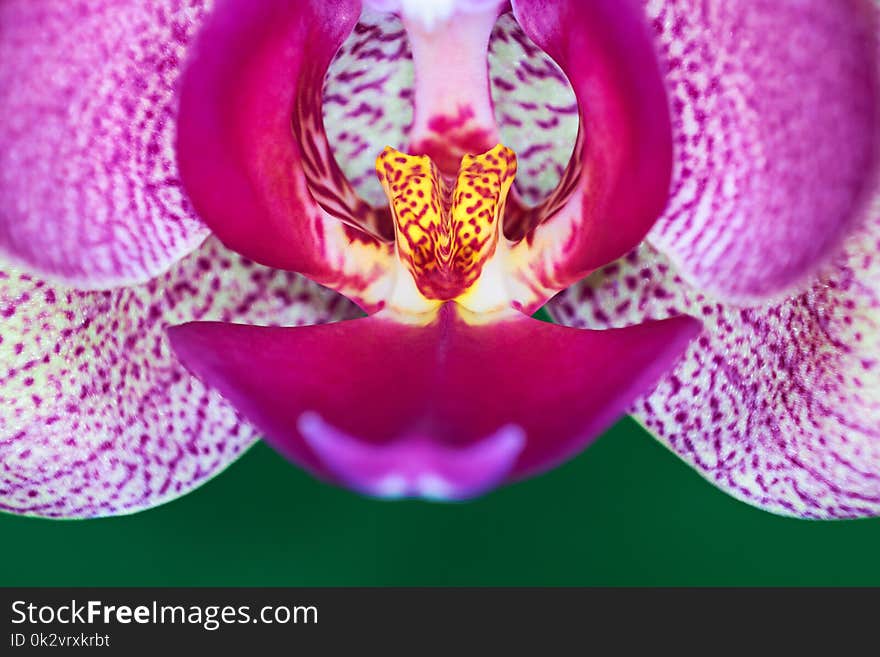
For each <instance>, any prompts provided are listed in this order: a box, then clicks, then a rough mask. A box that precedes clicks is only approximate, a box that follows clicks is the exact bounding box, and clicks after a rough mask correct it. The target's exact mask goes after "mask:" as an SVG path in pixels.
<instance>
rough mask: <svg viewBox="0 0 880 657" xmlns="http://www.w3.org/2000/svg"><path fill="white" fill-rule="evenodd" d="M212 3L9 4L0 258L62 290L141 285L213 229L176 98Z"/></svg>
mask: <svg viewBox="0 0 880 657" xmlns="http://www.w3.org/2000/svg"><path fill="white" fill-rule="evenodd" d="M212 4H213V3H212V2H211V1H210V0H186V1H185V2H184V1H182V0H156V1H153V2H141V1H140V0H88V1H87V2H62V1H58V2H38V1H34V0H5V1H4V2H2V3H0V62H2V65H0V107H2V109H3V120H2V121H0V250H2V251H3V252H5V254H6V256H7V257H8V258H9V259H11V260H13V261H14V262H17V263H19V264H22V265H23V266H26V267H28V268H30V269H31V270H36V271H40V272H42V273H43V274H44V275H46V276H49V277H51V278H53V279H56V280H63V281H65V282H66V284H71V285H76V286H77V287H80V288H87V289H101V288H104V287H110V286H113V285H119V284H130V283H140V282H144V281H147V280H149V279H150V278H152V277H153V276H155V275H157V274H159V273H161V272H164V271H166V270H167V269H168V268H169V267H170V266H171V265H172V264H173V263H174V262H176V261H177V260H178V259H180V258H181V257H182V256H184V255H186V254H188V253H189V252H191V251H192V250H193V249H194V248H196V247H197V246H198V245H199V244H200V243H201V242H202V241H203V240H204V238H205V236H206V235H207V229H206V228H205V227H204V226H203V225H202V223H201V222H200V221H199V220H198V218H197V217H196V216H195V215H194V214H193V212H192V210H191V208H190V207H189V204H188V203H187V201H186V199H185V198H184V195H183V192H182V190H181V186H180V180H179V176H178V173H177V167H176V165H175V160H174V151H173V140H174V116H175V112H176V100H175V85H176V82H177V79H178V75H179V73H180V70H181V66H182V64H183V62H184V60H185V56H186V49H187V44H188V43H189V42H190V39H191V38H192V36H193V35H194V33H195V32H196V30H197V28H198V26H199V24H200V22H201V20H202V18H203V16H204V14H205V12H206V11H207V10H208V9H209V8H210V6H211V5H212Z"/></svg>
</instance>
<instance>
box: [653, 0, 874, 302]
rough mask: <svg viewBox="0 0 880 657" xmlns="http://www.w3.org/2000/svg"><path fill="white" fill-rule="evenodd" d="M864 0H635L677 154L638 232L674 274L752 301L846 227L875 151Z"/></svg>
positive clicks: (868, 9) (784, 284)
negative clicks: (661, 201) (652, 46)
mask: <svg viewBox="0 0 880 657" xmlns="http://www.w3.org/2000/svg"><path fill="white" fill-rule="evenodd" d="M874 9H875V7H874V5H873V3H872V2H865V1H863V0H841V1H834V2H829V1H828V0H805V1H803V2H793V1H788V0H754V1H752V2H749V3H748V10H744V8H743V7H742V6H741V4H740V3H737V2H706V1H705V0H674V1H673V0H647V2H646V10H647V14H648V17H649V19H650V20H652V21H653V26H654V28H655V31H656V34H657V47H658V51H659V53H660V55H661V60H662V61H663V62H664V65H665V67H666V71H667V72H666V82H667V87H668V89H669V94H670V102H671V107H672V118H673V126H672V128H673V134H674V139H675V148H676V163H675V171H674V173H673V183H672V190H671V196H670V201H669V205H668V208H667V211H666V213H665V214H664V216H663V217H662V218H661V219H660V221H659V222H658V223H657V224H656V226H655V227H654V229H653V231H652V232H651V234H650V236H649V240H650V241H651V243H652V244H653V245H654V246H656V247H657V248H659V249H660V250H661V251H663V252H664V253H666V254H667V255H668V256H669V257H670V258H671V260H672V262H673V263H675V265H676V266H677V267H678V269H679V271H680V272H681V274H682V276H683V277H685V278H686V279H687V280H689V281H690V282H692V283H694V284H695V285H696V286H698V287H700V288H702V289H707V290H712V291H713V293H714V294H716V295H717V296H719V297H721V298H725V299H728V300H733V301H738V302H756V301H759V300H760V299H761V298H764V297H766V296H767V295H771V294H777V293H780V292H785V291H788V290H791V289H794V287H793V286H797V285H802V284H803V283H804V281H805V280H807V279H808V276H809V275H811V274H812V273H814V272H815V270H816V267H817V266H819V265H821V264H823V263H824V262H825V260H826V257H827V255H828V254H830V253H832V252H833V250H834V249H835V248H837V247H838V246H839V244H840V241H841V239H842V238H843V236H844V235H845V234H846V233H847V231H848V230H849V229H850V228H852V226H853V222H854V221H855V216H856V214H857V213H856V212H854V209H856V208H857V207H858V205H859V202H860V201H861V200H865V199H864V193H865V191H866V186H867V184H868V183H869V182H871V177H872V173H873V168H874V164H875V157H876V152H877V147H878V145H877V135H878V129H877V122H876V117H877V106H878V98H877V79H878V76H877V57H876V34H875V32H876V16H875V15H874V14H875V11H874Z"/></svg>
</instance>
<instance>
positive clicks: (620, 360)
mask: <svg viewBox="0 0 880 657" xmlns="http://www.w3.org/2000/svg"><path fill="white" fill-rule="evenodd" d="M453 308H454V304H452V303H450V304H446V305H444V306H443V307H442V309H440V311H439V314H438V315H437V316H436V317H435V318H434V319H433V320H431V322H430V323H429V324H427V325H424V326H418V325H412V324H401V323H398V322H396V321H394V320H393V319H392V318H389V317H387V316H383V315H382V314H381V313H380V314H377V315H373V316H371V317H368V318H364V319H356V320H354V321H349V322H336V323H333V324H325V325H322V326H311V327H305V328H262V327H255V326H243V325H235V324H223V323H217V322H192V323H188V324H184V325H182V326H176V327H173V328H172V329H171V330H170V335H171V342H172V345H173V346H174V349H175V351H176V352H177V353H178V355H179V356H180V358H181V360H182V361H183V362H184V363H185V364H186V366H187V367H189V368H190V369H191V370H192V371H193V372H194V373H195V374H196V375H197V376H199V377H200V378H201V379H202V380H203V381H205V382H206V383H208V384H209V385H211V386H213V387H215V388H216V389H217V390H219V391H220V392H221V393H223V394H224V395H225V396H226V397H227V398H228V399H230V400H231V401H232V402H233V403H235V404H236V406H237V407H238V408H240V409H241V410H242V413H243V414H244V415H245V417H247V418H248V419H250V420H251V421H252V422H253V423H254V424H255V425H256V426H258V427H259V428H260V429H262V430H263V431H264V432H265V436H266V440H267V441H268V442H269V443H270V444H271V445H273V446H274V447H275V448H276V449H278V450H279V451H280V452H281V453H283V454H284V455H286V456H287V457H288V458H290V459H291V460H293V461H294V462H296V463H298V464H299V465H301V466H303V467H305V468H306V469H308V470H309V471H311V472H313V473H315V474H317V475H318V476H320V477H323V478H326V479H328V480H330V481H334V482H337V483H340V484H343V485H345V486H348V487H350V488H353V489H355V490H358V491H361V492H365V493H368V494H371V495H379V496H400V495H410V496H411V495H417V496H422V497H432V498H437V497H441V498H444V499H461V498H464V497H471V496H473V495H477V494H480V493H483V492H486V490H488V489H489V488H492V487H494V486H497V485H499V484H500V483H503V482H506V481H512V480H516V479H520V478H523V477H526V476H530V475H534V474H537V473H539V472H543V471H545V470H547V469H548V468H550V467H553V466H555V465H557V464H558V463H560V462H561V461H563V460H565V459H567V458H570V457H571V456H573V455H574V454H576V453H577V452H578V451H580V450H581V449H583V448H584V447H585V446H586V445H587V444H589V442H590V441H591V440H592V439H593V438H595V437H596V436H597V435H599V433H601V431H603V430H604V429H605V428H606V427H607V426H608V425H609V424H611V422H613V421H614V420H615V419H616V418H617V417H618V416H619V415H620V412H621V410H622V409H624V408H626V407H627V405H629V404H630V403H631V401H632V400H633V399H635V398H636V397H637V396H638V395H639V394H642V393H644V392H645V391H646V390H649V389H650V388H651V386H652V385H653V384H654V383H655V382H656V381H657V380H658V379H659V377H660V376H661V375H662V374H663V373H664V372H665V371H666V370H667V369H668V368H669V367H670V366H671V365H672V364H673V363H674V362H675V360H676V359H677V358H678V357H679V356H680V355H681V353H682V352H683V350H684V348H685V347H686V345H687V343H688V341H689V340H690V339H691V338H692V337H693V336H694V335H695V334H696V332H697V331H698V330H699V323H698V322H696V321H695V320H693V319H691V318H687V317H682V318H677V319H674V320H670V321H668V322H654V323H645V324H642V325H640V326H636V327H631V328H628V329H624V330H622V331H577V330H573V329H568V328H565V327H561V326H555V325H552V324H549V323H544V322H538V321H537V320H533V319H530V318H528V317H525V316H523V315H519V314H515V315H514V316H510V317H504V318H501V319H498V321H494V322H488V323H480V324H474V325H471V324H468V323H467V319H466V318H467V317H468V315H464V316H460V315H459V314H457V312H456V311H455V310H453ZM462 312H463V311H462ZM441 482H442V485H438V484H440V483H441Z"/></svg>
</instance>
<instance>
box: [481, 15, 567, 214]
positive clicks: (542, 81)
mask: <svg viewBox="0 0 880 657" xmlns="http://www.w3.org/2000/svg"><path fill="white" fill-rule="evenodd" d="M489 82H490V84H491V85H492V100H493V103H494V106H495V119H496V121H497V122H498V130H499V132H500V133H501V140H502V142H503V143H504V145H505V146H507V147H508V148H512V149H513V150H514V152H515V153H516V158H517V171H518V173H517V178H516V180H515V181H514V186H515V188H516V190H517V192H519V196H520V199H521V200H522V201H524V202H525V203H526V204H528V205H537V204H538V203H539V202H540V201H542V200H544V199H545V198H546V197H547V196H549V195H550V193H551V192H552V191H553V190H554V188H555V187H556V186H557V185H558V184H559V181H560V180H561V179H562V175H563V173H564V172H565V167H566V166H567V165H568V161H569V160H570V159H571V155H572V149H573V148H574V145H575V140H576V138H577V131H578V103H577V99H576V98H575V95H574V90H573V89H572V88H571V84H570V83H569V81H568V78H566V77H565V73H563V72H562V70H561V69H560V68H559V66H558V65H557V64H556V63H555V62H554V61H553V60H552V59H551V58H550V56H549V55H547V54H546V53H545V52H544V51H543V50H541V49H540V48H538V46H536V45H535V44H534V42H533V41H532V40H531V39H529V37H527V36H526V35H525V33H524V32H523V31H522V28H520V26H519V24H518V23H517V22H516V20H515V19H514V18H513V14H511V13H506V14H503V15H502V16H501V17H500V18H499V19H498V22H497V23H496V24H495V29H494V30H493V32H492V38H491V40H490V41H489Z"/></svg>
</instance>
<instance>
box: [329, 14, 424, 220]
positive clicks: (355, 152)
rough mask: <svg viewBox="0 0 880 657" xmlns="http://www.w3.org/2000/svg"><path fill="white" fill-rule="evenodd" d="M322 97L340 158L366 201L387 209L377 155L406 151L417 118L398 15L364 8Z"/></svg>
mask: <svg viewBox="0 0 880 657" xmlns="http://www.w3.org/2000/svg"><path fill="white" fill-rule="evenodd" d="M323 98H324V103H323V108H322V111H323V116H324V129H325V131H326V133H327V139H328V141H329V142H330V146H331V147H332V149H333V156H334V158H335V159H336V162H337V163H338V164H339V167H340V169H342V172H343V173H344V174H345V176H346V177H347V178H348V180H349V181H350V182H351V184H352V186H353V187H354V188H355V190H357V192H358V194H360V195H361V197H362V198H363V199H364V200H366V201H367V202H368V203H371V204H372V205H374V206H377V207H385V206H386V205H387V199H386V198H385V193H384V192H383V191H382V187H381V185H379V181H378V180H377V179H376V156H377V155H378V154H379V153H381V152H382V149H383V148H385V147H386V146H391V147H393V148H396V149H397V150H404V149H405V146H406V144H407V141H408V134H409V130H410V128H411V126H412V119H413V106H412V103H413V66H412V52H411V50H410V47H409V41H408V39H407V38H406V30H405V29H404V27H403V24H402V23H401V22H400V20H399V19H398V18H397V17H395V16H394V15H393V14H383V13H379V12H374V11H370V10H369V9H365V10H364V12H363V13H362V14H361V17H360V19H359V21H358V24H357V25H356V26H355V28H354V30H352V32H351V34H350V35H349V36H348V38H347V39H346V40H345V42H344V43H343V44H342V46H340V48H339V51H338V52H337V53H336V56H335V57H334V59H333V62H331V64H330V68H329V69H328V70H327V77H326V78H325V81H324V91H323Z"/></svg>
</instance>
